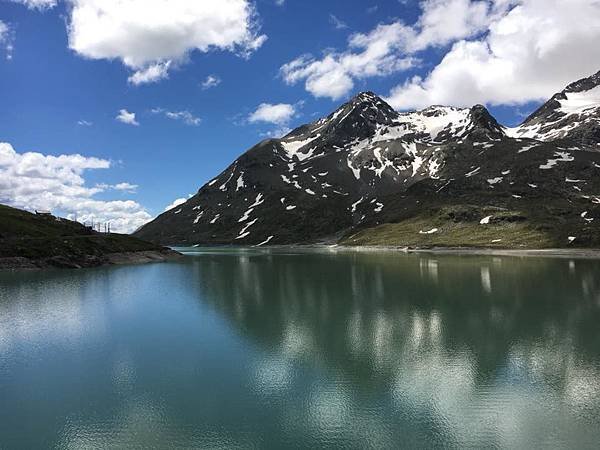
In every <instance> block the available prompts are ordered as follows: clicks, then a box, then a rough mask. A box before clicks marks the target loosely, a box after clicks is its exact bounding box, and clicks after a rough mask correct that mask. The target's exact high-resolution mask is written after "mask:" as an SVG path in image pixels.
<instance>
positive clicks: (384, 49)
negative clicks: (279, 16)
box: [280, 0, 512, 100]
mask: <svg viewBox="0 0 600 450" xmlns="http://www.w3.org/2000/svg"><path fill="white" fill-rule="evenodd" d="M511 1H512V0H495V1H494V2H490V1H471V0H424V1H422V2H421V8H422V13H421V16H420V17H419V19H418V20H417V21H416V22H415V23H414V24H412V25H407V24H405V23H404V22H402V21H400V20H397V21H394V22H392V23H388V24H380V25H378V26H377V27H375V28H374V29H373V30H371V31H370V32H369V33H358V34H354V35H352V36H350V38H349V40H348V47H347V48H346V49H345V50H343V51H333V50H329V51H327V52H325V54H324V56H323V57H321V58H315V57H313V56H312V55H303V56H300V57H298V58H296V59H294V60H292V61H290V62H289V63H287V64H285V65H283V66H282V67H281V69H280V73H281V75H282V77H283V79H284V80H285V82H286V83H288V84H296V83H298V82H300V81H304V83H305V88H306V90H307V91H308V92H310V93H311V94H313V95H314V96H316V97H329V98H331V99H333V100H337V99H339V98H342V97H344V96H346V95H347V94H348V93H349V92H350V91H351V90H352V89H353V88H354V83H355V81H356V80H361V79H366V78H370V77H381V76H388V75H391V74H393V73H397V72H401V71H405V70H407V69H409V68H412V67H414V66H415V65H416V64H417V63H418V62H419V56H418V55H419V53H420V52H422V51H424V50H426V49H428V48H431V47H440V46H445V45H448V44H450V43H451V42H453V41H455V40H458V39H465V38H470V37H473V36H476V35H477V34H479V33H482V32H483V31H484V30H486V29H487V27H488V25H489V24H490V23H491V21H492V20H493V19H494V18H495V17H497V16H498V15H501V14H502V13H503V12H505V11H506V9H507V8H508V7H509V5H510V2H511Z"/></svg>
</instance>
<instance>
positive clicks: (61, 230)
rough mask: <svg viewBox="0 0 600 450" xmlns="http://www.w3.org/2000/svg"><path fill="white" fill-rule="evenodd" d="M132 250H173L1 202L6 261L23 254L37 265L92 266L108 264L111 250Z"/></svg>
mask: <svg viewBox="0 0 600 450" xmlns="http://www.w3.org/2000/svg"><path fill="white" fill-rule="evenodd" d="M131 252H160V253H164V254H165V255H167V254H168V253H169V252H170V251H169V250H168V249H165V248H164V247H161V246H159V245H156V244H152V243H149V242H146V241H143V240H141V239H138V238H135V237H133V236H129V235H123V234H115V233H112V234H100V233H96V232H94V231H92V230H89V229H88V228H86V227H84V226H83V225H81V224H80V223H78V222H73V221H70V220H67V219H62V218H56V217H52V216H50V217H48V216H38V215H35V214H31V213H29V212H27V211H22V210H20V209H15V208H11V207H9V206H5V205H0V258H4V259H5V261H6V260H7V259H15V258H17V259H23V258H24V259H26V260H28V261H29V262H30V263H31V264H32V265H33V266H38V267H45V266H54V267H90V266H98V265H103V264H106V263H107V262H108V261H109V258H108V256H109V255H111V254H117V253H131ZM8 267H11V265H10V264H8Z"/></svg>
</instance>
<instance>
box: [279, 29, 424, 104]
mask: <svg viewBox="0 0 600 450" xmlns="http://www.w3.org/2000/svg"><path fill="white" fill-rule="evenodd" d="M405 35H406V27H405V26H404V25H402V24H400V23H392V24H389V25H379V26H377V27H376V28H375V29H374V30H373V31H371V32H370V33H368V34H354V35H352V36H351V37H350V39H349V42H348V49H347V50H346V51H344V52H334V51H330V52H328V53H326V54H325V56H324V57H323V58H321V59H315V58H313V57H312V56H311V55H304V56H300V57H299V58H296V59H295V60H293V61H291V62H289V63H287V64H285V65H283V66H282V67H281V70H280V71H281V75H282V76H283V79H284V80H285V82H286V83H288V84H296V83H297V82H299V81H302V80H304V81H305V88H306V90H307V91H308V92H310V93H311V94H313V95H314V96H315V97H329V98H331V99H333V100H337V99H339V98H342V97H344V96H345V95H346V94H348V92H350V91H351V90H352V88H353V87H354V80H355V79H364V78H368V77H374V76H384V75H389V74H392V73H394V72H397V71H400V70H405V69H407V68H409V67H411V66H413V65H414V59H413V58H412V57H406V56H403V55H402V54H401V53H400V52H399V51H398V50H399V45H400V44H401V43H404V41H405V37H404V36H405Z"/></svg>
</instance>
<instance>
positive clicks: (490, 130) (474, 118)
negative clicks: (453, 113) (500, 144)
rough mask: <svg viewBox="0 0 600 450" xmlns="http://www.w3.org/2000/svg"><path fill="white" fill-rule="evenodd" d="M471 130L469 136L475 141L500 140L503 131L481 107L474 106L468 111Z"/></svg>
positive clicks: (484, 108) (483, 107)
mask: <svg viewBox="0 0 600 450" xmlns="http://www.w3.org/2000/svg"><path fill="white" fill-rule="evenodd" d="M469 119H470V120H471V124H472V129H471V130H470V132H469V136H470V137H471V138H473V139H475V140H482V139H501V138H502V137H504V136H505V134H504V129H503V128H502V126H501V125H500V124H499V123H498V121H497V120H496V119H495V118H494V117H493V116H492V115H491V114H490V112H489V111H488V110H487V108H486V107H485V106H483V105H475V106H473V107H472V108H471V110H470V111H469Z"/></svg>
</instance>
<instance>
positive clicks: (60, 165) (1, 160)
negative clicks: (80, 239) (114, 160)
mask: <svg viewBox="0 0 600 450" xmlns="http://www.w3.org/2000/svg"><path fill="white" fill-rule="evenodd" d="M108 168H110V161H108V160H105V159H100V158H94V157H86V156H82V155H77V154H73V155H59V156H52V155H44V154H42V153H36V152H26V153H18V152H16V151H15V150H14V148H13V147H12V145H10V144H8V143H0V203H4V204H8V205H10V206H14V207H16V208H23V209H27V210H29V211H33V210H35V209H41V210H50V211H52V212H54V213H55V214H58V215H61V216H66V217H68V218H71V219H75V218H77V219H78V220H80V221H92V220H93V221H95V222H109V221H110V223H111V228H112V229H113V230H114V231H117V232H125V233H127V232H132V231H134V230H135V229H137V228H138V227H140V226H141V225H143V224H144V223H146V222H147V221H148V220H150V219H151V216H150V214H148V212H147V211H146V210H145V209H144V208H143V207H142V206H141V205H140V204H138V203H137V202H135V201H133V200H112V201H103V200H98V199H96V198H95V196H96V195H97V194H99V193H100V192H103V191H104V190H105V189H106V185H96V186H94V187H88V186H86V182H85V179H84V177H83V175H84V173H85V172H86V171H88V170H94V169H108ZM134 186H135V185H132V184H129V183H119V184H118V185H114V186H112V187H111V188H113V189H119V188H121V190H128V189H124V188H125V187H127V188H130V189H131V188H133V187H134Z"/></svg>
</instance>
